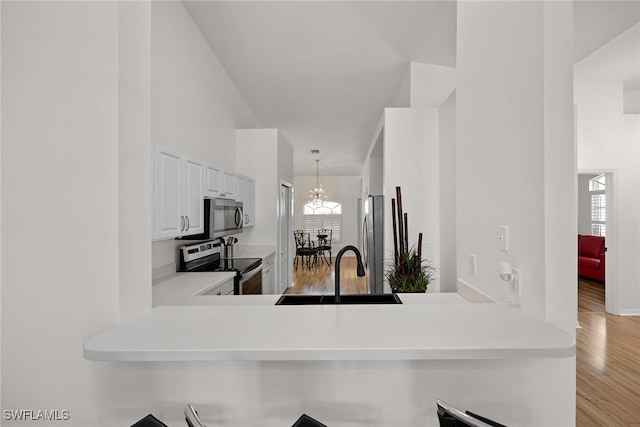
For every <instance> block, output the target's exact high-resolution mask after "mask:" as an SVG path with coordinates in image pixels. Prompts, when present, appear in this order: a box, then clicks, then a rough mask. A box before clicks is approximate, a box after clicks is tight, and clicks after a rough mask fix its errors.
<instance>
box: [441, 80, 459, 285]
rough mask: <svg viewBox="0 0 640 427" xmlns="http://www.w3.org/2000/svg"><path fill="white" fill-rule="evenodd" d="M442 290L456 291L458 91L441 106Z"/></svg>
mask: <svg viewBox="0 0 640 427" xmlns="http://www.w3.org/2000/svg"><path fill="white" fill-rule="evenodd" d="M438 126H439V134H440V265H439V271H438V276H439V277H440V292H456V283H457V276H458V272H457V265H456V239H457V237H456V235H457V232H456V206H457V204H456V170H457V167H456V95H455V92H454V93H452V94H451V95H450V96H449V97H448V98H447V99H446V101H445V102H444V103H443V104H442V106H441V107H440V113H439V123H438Z"/></svg>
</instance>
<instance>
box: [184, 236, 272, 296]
mask: <svg viewBox="0 0 640 427" xmlns="http://www.w3.org/2000/svg"><path fill="white" fill-rule="evenodd" d="M221 251H222V244H221V243H220V242H218V241H210V242H204V243H198V244H195V245H189V246H181V247H180V261H179V262H178V268H177V271H179V272H185V273H198V272H203V271H235V272H236V277H235V280H234V286H233V294H234V295H244V294H261V293H262V258H223V257H222V256H221Z"/></svg>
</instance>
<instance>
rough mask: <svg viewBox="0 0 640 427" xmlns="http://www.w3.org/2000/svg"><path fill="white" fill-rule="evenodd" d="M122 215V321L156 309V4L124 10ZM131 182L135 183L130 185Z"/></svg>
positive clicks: (121, 15) (120, 111) (120, 43)
mask: <svg viewBox="0 0 640 427" xmlns="http://www.w3.org/2000/svg"><path fill="white" fill-rule="evenodd" d="M118 23H119V27H120V34H119V37H118V50H119V62H118V66H119V75H118V79H119V81H118V84H119V86H118V87H119V92H118V177H119V179H118V196H119V203H118V210H119V218H118V222H119V226H120V228H119V233H120V234H119V236H118V237H119V240H120V246H119V260H118V262H119V267H120V272H119V284H120V286H119V300H120V320H126V319H129V318H131V317H133V316H135V315H136V314H139V313H140V312H143V311H145V310H148V309H149V308H150V307H151V303H150V301H151V287H150V286H149V283H150V281H151V270H150V269H148V268H140V266H141V265H145V266H148V265H151V228H150V227H149V218H150V215H151V209H150V207H151V193H150V191H149V188H151V156H150V155H149V153H150V151H151V144H150V132H151V126H150V121H149V119H150V115H151V81H150V79H151V77H150V65H151V61H150V57H151V54H150V53H151V49H150V47H151V46H150V45H151V3H150V2H129V3H122V4H120V5H119V13H118ZM127 177H135V179H129V178H127Z"/></svg>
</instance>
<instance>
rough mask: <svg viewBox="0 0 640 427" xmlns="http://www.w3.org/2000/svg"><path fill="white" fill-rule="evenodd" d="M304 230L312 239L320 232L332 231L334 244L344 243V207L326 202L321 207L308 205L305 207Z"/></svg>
mask: <svg viewBox="0 0 640 427" xmlns="http://www.w3.org/2000/svg"><path fill="white" fill-rule="evenodd" d="M303 228H304V232H305V233H309V234H310V235H311V237H312V238H314V236H315V235H316V234H318V230H320V229H322V228H327V229H329V230H332V231H331V234H332V239H333V243H341V242H342V205H341V204H340V203H336V202H324V203H322V204H321V205H315V204H313V203H307V204H306V205H304V212H303Z"/></svg>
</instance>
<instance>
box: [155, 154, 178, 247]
mask: <svg viewBox="0 0 640 427" xmlns="http://www.w3.org/2000/svg"><path fill="white" fill-rule="evenodd" d="M154 199H155V211H154V212H155V216H154V234H153V237H154V238H155V239H165V238H170V237H177V236H180V235H181V234H182V229H183V227H184V216H183V215H182V154H181V153H179V152H177V151H175V150H171V149H169V148H166V147H162V146H160V145H156V152H155V194H154Z"/></svg>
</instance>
